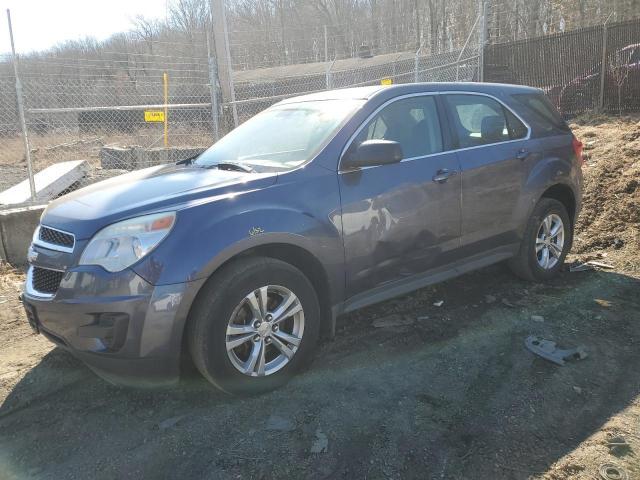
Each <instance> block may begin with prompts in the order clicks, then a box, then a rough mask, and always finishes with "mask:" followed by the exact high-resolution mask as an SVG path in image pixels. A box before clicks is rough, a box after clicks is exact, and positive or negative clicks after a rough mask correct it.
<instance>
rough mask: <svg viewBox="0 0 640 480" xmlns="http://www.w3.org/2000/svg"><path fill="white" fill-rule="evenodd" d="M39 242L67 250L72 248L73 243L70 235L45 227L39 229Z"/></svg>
mask: <svg viewBox="0 0 640 480" xmlns="http://www.w3.org/2000/svg"><path fill="white" fill-rule="evenodd" d="M40 240H42V241H43V242H47V243H52V244H53V245H60V246H61V247H67V248H73V244H74V242H75V240H74V238H73V235H71V234H70V233H65V232H61V231H59V230H54V229H53V228H49V227H45V226H44V225H43V226H41V227H40Z"/></svg>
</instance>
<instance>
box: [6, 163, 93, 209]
mask: <svg viewBox="0 0 640 480" xmlns="http://www.w3.org/2000/svg"><path fill="white" fill-rule="evenodd" d="M88 169H89V165H88V164H87V162H86V161H85V160H74V161H71V162H61V163H56V164H54V165H50V166H48V167H47V168H45V169H44V170H42V171H40V172H38V173H36V174H35V175H34V181H35V184H36V200H38V201H46V200H51V199H53V198H55V197H57V196H58V195H60V194H61V193H62V192H64V191H65V190H66V189H68V188H69V187H70V186H71V185H73V184H74V183H76V182H78V181H79V180H81V179H82V178H84V177H85V176H86V174H87V170H88ZM30 200H31V188H30V186H29V180H28V179H27V180H23V181H22V182H20V183H19V184H17V185H14V186H13V187H11V188H9V189H7V190H5V191H4V192H2V193H0V205H20V204H21V203H25V202H28V201H30Z"/></svg>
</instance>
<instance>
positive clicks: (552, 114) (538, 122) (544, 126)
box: [512, 93, 571, 136]
mask: <svg viewBox="0 0 640 480" xmlns="http://www.w3.org/2000/svg"><path fill="white" fill-rule="evenodd" d="M512 98H513V99H514V100H515V101H516V105H515V107H517V110H518V111H519V113H520V114H521V115H522V116H523V117H524V118H525V119H526V120H527V121H528V122H529V125H531V128H532V129H533V131H534V132H535V133H536V135H537V136H549V135H563V134H566V133H570V132H571V129H570V128H569V126H568V125H567V123H566V122H565V121H564V120H563V119H562V117H561V116H560V114H559V113H558V111H557V110H556V109H555V107H554V106H553V105H552V104H551V102H550V101H549V99H547V97H545V96H544V94H543V93H518V94H515V95H512Z"/></svg>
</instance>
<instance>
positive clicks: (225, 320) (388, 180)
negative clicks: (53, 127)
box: [22, 83, 582, 393]
mask: <svg viewBox="0 0 640 480" xmlns="http://www.w3.org/2000/svg"><path fill="white" fill-rule="evenodd" d="M581 165H582V144H581V143H580V142H579V141H578V140H577V139H576V138H575V137H574V136H573V134H572V133H571V131H570V129H569V127H568V126H567V124H566V123H565V122H564V121H563V120H562V118H561V117H560V115H559V114H558V112H557V111H556V110H555V109H554V107H553V106H552V105H551V104H550V102H549V101H548V100H547V99H546V97H545V96H544V94H543V93H542V91H540V90H537V89H533V88H529V87H521V86H513V85H498V84H471V83H469V84H464V83H432V84H409V85H398V86H388V87H383V86H374V87H362V88H353V89H344V90H334V91H327V92H322V93H316V94H311V95H306V96H301V97H297V98H291V99H287V100H284V101H281V102H280V103H277V104H276V105H274V106H272V107H270V108H268V109H266V110H265V111H263V112H262V113H260V114H258V115H256V116H255V117H253V118H252V119H250V120H248V121H247V122H245V123H243V124H242V125H240V126H239V127H238V128H236V129H235V130H233V131H232V132H231V133H229V134H228V135H226V136H225V137H224V138H222V139H221V140H220V141H218V142H217V143H216V144H214V145H213V146H212V147H211V148H209V149H208V150H206V151H205V152H204V153H202V154H201V155H199V156H197V157H195V158H192V159H187V160H183V161H181V162H178V163H177V164H171V165H160V166H154V167H150V168H146V169H144V170H138V171H135V172H131V173H128V174H126V175H122V176H118V177H114V178H112V179H109V180H106V181H103V182H100V183H96V184H93V185H90V186H88V187H85V188H83V189H80V190H77V191H75V192H73V193H71V194H68V195H66V196H64V197H62V198H59V199H57V200H55V201H53V202H51V203H50V204H49V206H48V207H47V208H46V210H45V211H44V213H43V214H42V218H41V222H40V225H39V226H38V228H37V229H36V231H35V233H34V237H33V243H32V245H31V246H30V248H29V253H28V259H29V268H28V273H27V280H26V284H25V288H24V293H23V296H22V299H23V302H24V307H25V309H26V311H27V317H28V319H29V322H30V323H31V325H32V327H33V328H34V329H35V330H36V331H37V332H40V333H42V334H43V335H44V336H45V337H47V338H48V339H49V340H51V341H52V342H54V343H55V344H56V345H59V346H60V347H62V348H65V349H67V350H69V351H70V352H71V353H73V354H74V355H75V356H77V357H78V358H80V359H81V360H83V361H84V362H85V363H86V364H87V365H89V366H90V367H91V368H92V369H93V370H94V371H95V372H96V373H98V374H99V375H101V376H102V377H103V378H106V379H107V380H109V381H112V382H116V383H125V384H133V385H143V384H147V383H149V384H159V383H160V384H162V383H167V382H169V383H172V382H175V381H176V380H177V379H178V378H179V373H180V365H181V359H182V358H183V355H184V356H187V355H188V356H190V358H191V359H192V361H193V363H194V364H195V366H196V367H197V369H198V370H199V371H200V372H201V373H202V375H203V376H204V377H205V378H206V379H207V380H209V381H210V382H211V383H212V384H214V385H215V386H217V387H218V388H220V389H222V390H224V391H226V392H228V393H257V392H262V391H266V390H269V389H273V388H275V387H277V386H280V385H282V384H283V383H284V382H285V381H286V380H287V379H289V378H290V377H291V376H292V374H293V373H294V372H296V371H298V370H300V369H301V368H303V367H304V366H305V365H306V364H308V363H309V362H310V360H311V358H312V356H313V353H314V350H315V348H316V345H317V342H318V338H319V337H320V335H321V334H325V335H328V336H331V335H333V332H334V330H335V322H336V317H338V316H339V315H342V314H344V313H346V312H350V311H353V310H355V309H359V308H362V307H364V306H367V305H371V304H373V303H376V302H381V301H383V300H387V299H389V298H391V297H395V296H398V295H403V294H406V293H408V292H410V291H412V290H416V289H419V288H422V287H424V286H426V285H429V284H432V283H434V282H441V281H443V280H446V279H449V278H452V277H454V276H457V275H460V274H463V273H465V272H468V271H471V270H475V269H478V268H482V267H485V266H487V265H490V264H493V263H496V262H501V261H505V260H506V261H508V263H509V265H510V266H511V268H512V269H513V271H514V272H515V273H516V274H517V275H518V276H520V277H522V278H524V279H527V280H531V281H545V280H548V279H550V278H552V277H553V276H554V275H556V274H557V273H558V271H559V270H560V269H561V267H562V265H563V262H564V259H565V256H566V254H567V251H568V250H569V249H570V248H571V242H572V236H573V228H574V224H575V220H576V216H577V215H578V212H579V210H580V195H581V185H582V173H581Z"/></svg>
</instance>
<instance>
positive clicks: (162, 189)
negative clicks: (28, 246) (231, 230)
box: [42, 165, 277, 240]
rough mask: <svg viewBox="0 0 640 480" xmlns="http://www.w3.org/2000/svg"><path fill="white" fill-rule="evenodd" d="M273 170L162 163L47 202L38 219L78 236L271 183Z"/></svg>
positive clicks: (82, 237) (84, 236) (86, 236)
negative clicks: (130, 219) (40, 218)
mask: <svg viewBox="0 0 640 480" xmlns="http://www.w3.org/2000/svg"><path fill="white" fill-rule="evenodd" d="M276 179H277V174H274V173H268V174H257V173H245V172H235V171H227V170H218V169H216V168H211V169H206V168H201V167H195V166H190V165H161V166H157V167H151V168H146V169H144V170H137V171H135V172H131V173H127V174H124V175H119V176H117V177H113V178H110V179H108V180H104V181H102V182H98V183H94V184H92V185H89V186H88V187H85V188H82V189H80V190H77V191H75V192H72V193H70V194H68V195H65V196H64V197H61V198H59V199H57V200H54V201H53V202H51V203H50V204H49V206H48V207H47V208H46V210H45V211H44V213H43V215H42V223H43V224H45V225H48V226H50V227H54V228H58V229H60V230H64V231H67V232H72V233H74V234H75V236H76V238H77V239H78V240H81V239H86V238H89V237H91V236H92V235H93V234H94V233H95V232H97V231H98V230H99V229H101V228H103V227H104V226H106V225H109V224H111V223H114V222H117V221H119V220H122V219H126V218H131V217H134V216H137V215H143V214H145V213H151V212H153V211H160V210H172V209H180V208H183V207H184V206H186V204H188V203H189V202H193V201H198V200H201V199H206V198H209V197H213V196H219V195H225V194H228V193H240V192H243V191H247V190H253V189H256V188H264V187H266V186H269V185H272V184H273V183H275V181H276Z"/></svg>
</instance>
